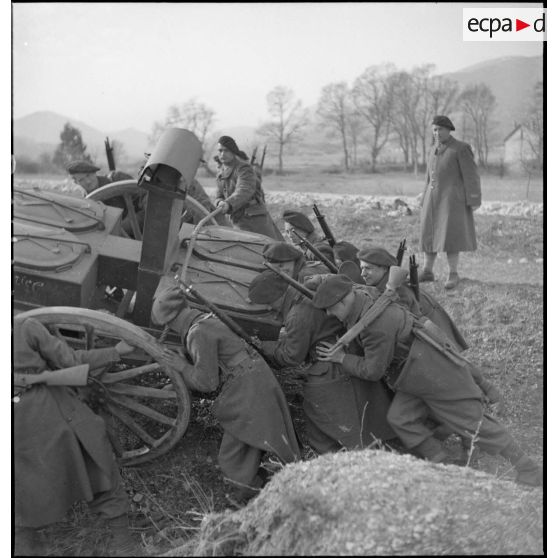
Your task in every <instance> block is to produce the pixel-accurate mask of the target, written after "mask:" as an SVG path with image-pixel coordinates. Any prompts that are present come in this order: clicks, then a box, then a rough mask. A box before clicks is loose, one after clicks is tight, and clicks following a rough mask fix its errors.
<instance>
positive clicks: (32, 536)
mask: <svg viewBox="0 0 558 558" xmlns="http://www.w3.org/2000/svg"><path fill="white" fill-rule="evenodd" d="M45 554H46V549H45V548H44V546H43V543H42V541H41V537H40V536H39V533H38V532H37V529H33V528H31V527H16V529H15V533H14V556H44V555H45Z"/></svg>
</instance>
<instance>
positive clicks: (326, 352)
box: [316, 341, 345, 364]
mask: <svg viewBox="0 0 558 558" xmlns="http://www.w3.org/2000/svg"><path fill="white" fill-rule="evenodd" d="M332 347H333V344H332V343H328V342H327V341H322V342H321V343H319V344H318V345H316V355H317V357H318V360H321V361H323V362H337V363H339V364H341V363H342V362H343V359H344V358H345V349H344V348H343V347H338V348H337V349H336V350H335V351H333V352H331V349H332Z"/></svg>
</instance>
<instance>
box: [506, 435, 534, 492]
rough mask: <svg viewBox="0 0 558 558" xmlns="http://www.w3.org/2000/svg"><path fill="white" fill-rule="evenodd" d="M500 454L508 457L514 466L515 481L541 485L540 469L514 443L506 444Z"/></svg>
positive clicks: (528, 484) (529, 484)
mask: <svg viewBox="0 0 558 558" xmlns="http://www.w3.org/2000/svg"><path fill="white" fill-rule="evenodd" d="M500 454H501V455H502V456H503V457H505V458H506V459H509V460H510V462H511V464H512V465H513V466H514V467H515V470H516V471H517V475H516V477H515V482H517V483H518V484H524V485H526V486H541V485H542V482H543V474H542V469H541V467H539V466H538V465H537V464H536V463H535V462H534V461H533V460H532V459H531V458H530V457H528V456H527V455H525V452H524V451H523V450H522V449H521V448H520V447H519V446H518V445H517V444H516V443H515V442H512V443H510V444H508V446H506V447H505V448H504V449H503V450H502V451H501V452H500Z"/></svg>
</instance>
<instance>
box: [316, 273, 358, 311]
mask: <svg viewBox="0 0 558 558" xmlns="http://www.w3.org/2000/svg"><path fill="white" fill-rule="evenodd" d="M352 289H353V282H352V281H351V280H350V279H349V278H348V277H347V276H346V275H329V276H328V277H326V278H325V280H324V281H323V283H322V284H321V285H320V286H319V287H318V289H317V290H316V294H315V295H314V298H313V299H312V304H313V305H314V307H315V308H329V307H330V306H333V305H334V304H337V303H338V302H339V301H340V300H341V299H342V298H343V297H345V296H346V295H347V294H349V293H350V292H351V291H352Z"/></svg>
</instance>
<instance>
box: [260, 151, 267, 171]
mask: <svg viewBox="0 0 558 558" xmlns="http://www.w3.org/2000/svg"><path fill="white" fill-rule="evenodd" d="M266 152H267V145H264V148H263V152H262V158H261V160H260V169H261V171H262V173H263V165H264V161H265V154H266Z"/></svg>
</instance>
